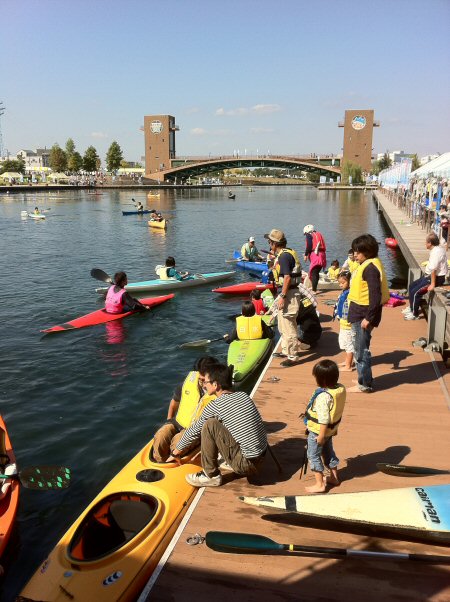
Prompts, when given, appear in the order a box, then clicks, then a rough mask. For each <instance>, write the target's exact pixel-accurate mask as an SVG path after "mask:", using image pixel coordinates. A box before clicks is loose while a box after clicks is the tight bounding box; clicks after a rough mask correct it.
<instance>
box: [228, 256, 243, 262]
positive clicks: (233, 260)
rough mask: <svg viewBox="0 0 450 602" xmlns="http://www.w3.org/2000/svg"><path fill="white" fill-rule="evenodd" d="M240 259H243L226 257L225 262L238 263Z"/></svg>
mask: <svg viewBox="0 0 450 602" xmlns="http://www.w3.org/2000/svg"><path fill="white" fill-rule="evenodd" d="M238 261H242V257H239V258H238V259H225V263H237V262H238Z"/></svg>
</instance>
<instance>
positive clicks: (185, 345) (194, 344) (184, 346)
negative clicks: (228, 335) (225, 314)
mask: <svg viewBox="0 0 450 602" xmlns="http://www.w3.org/2000/svg"><path fill="white" fill-rule="evenodd" d="M224 340H225V339H224V338H223V337H220V338H217V339H198V341H190V342H189V343H183V344H182V345H179V346H178V347H179V349H187V348H188V347H205V346H206V345H209V344H210V343H215V342H216V341H224Z"/></svg>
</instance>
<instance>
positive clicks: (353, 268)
mask: <svg viewBox="0 0 450 602" xmlns="http://www.w3.org/2000/svg"><path fill="white" fill-rule="evenodd" d="M358 268H359V261H356V259H349V260H348V269H349V272H350V274H353V272H355V271H356V270H357V269H358Z"/></svg>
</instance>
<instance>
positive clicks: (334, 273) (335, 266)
mask: <svg viewBox="0 0 450 602" xmlns="http://www.w3.org/2000/svg"><path fill="white" fill-rule="evenodd" d="M338 275H339V261H338V260H337V259H335V260H334V261H332V262H331V266H330V267H329V268H328V272H327V276H328V278H329V279H330V280H337V277H338Z"/></svg>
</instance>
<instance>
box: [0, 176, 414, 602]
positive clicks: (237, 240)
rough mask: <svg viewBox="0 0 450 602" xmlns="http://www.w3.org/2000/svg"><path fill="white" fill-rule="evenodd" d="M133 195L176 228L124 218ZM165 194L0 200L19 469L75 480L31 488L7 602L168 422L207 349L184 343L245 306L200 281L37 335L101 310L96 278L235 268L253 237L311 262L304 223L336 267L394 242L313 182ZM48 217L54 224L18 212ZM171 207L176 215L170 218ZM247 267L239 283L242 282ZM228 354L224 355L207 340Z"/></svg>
mask: <svg viewBox="0 0 450 602" xmlns="http://www.w3.org/2000/svg"><path fill="white" fill-rule="evenodd" d="M131 197H134V198H135V199H136V200H141V201H142V202H143V204H144V205H146V204H147V207H148V208H153V207H152V206H154V207H157V208H159V209H160V210H161V211H162V212H163V213H164V212H167V215H168V217H170V219H171V221H170V224H169V227H168V230H167V233H164V232H158V231H152V230H150V229H149V228H148V226H147V220H146V218H145V216H144V217H141V216H129V217H122V214H121V209H131V208H132V205H131V203H130V199H131ZM226 197H227V191H226V190H223V189H213V190H189V191H162V192H161V197H160V199H155V198H153V199H149V200H148V203H147V196H146V193H145V192H144V191H142V192H140V191H133V192H122V191H120V192H119V191H111V192H104V193H103V194H102V195H101V196H93V195H88V194H87V192H84V191H83V192H81V191H73V192H72V191H71V192H56V191H54V192H49V193H33V194H14V195H13V194H10V195H6V194H1V193H0V253H1V257H2V260H3V272H4V273H5V274H6V279H5V284H4V286H3V288H2V290H1V292H0V297H1V307H2V326H3V327H2V336H1V338H0V352H1V358H2V360H1V373H2V374H1V384H0V412H1V413H2V414H3V416H4V418H5V420H6V422H7V425H8V429H9V432H10V435H11V437H12V440H13V444H14V447H15V451H16V455H17V457H18V461H19V463H20V466H21V467H25V466H28V465H34V464H64V465H67V466H70V467H71V468H72V470H73V475H74V480H73V484H72V486H71V487H70V489H68V490H67V491H65V492H62V493H53V492H47V493H34V492H30V491H27V490H24V489H22V497H21V506H20V511H19V516H18V525H17V535H16V538H15V541H14V542H13V545H12V546H10V549H9V551H8V552H9V553H8V557H7V559H4V561H3V562H4V564H5V565H7V576H6V578H5V579H4V581H3V590H2V591H1V593H0V594H1V595H2V600H11V599H13V597H14V595H16V594H17V593H18V592H19V591H20V588H21V586H22V585H23V584H24V583H25V582H26V581H27V579H28V578H29V577H30V576H31V574H32V573H33V572H34V570H35V569H36V568H37V567H38V565H39V563H40V562H41V561H42V560H43V559H44V558H45V555H46V554H47V553H48V552H49V551H50V550H51V548H52V547H53V546H54V544H55V543H56V542H57V540H58V539H59V537H60V536H61V535H62V534H63V532H64V531H65V530H66V528H67V527H68V526H69V524H70V523H71V522H72V521H73V520H74V519H75V518H76V516H78V514H79V513H80V511H81V510H82V509H83V508H84V507H85V506H86V504H87V503H88V502H89V501H90V500H91V499H92V498H93V497H94V495H95V494H96V493H97V492H98V491H99V490H100V489H101V488H102V487H103V486H104V485H105V484H106V483H107V481H109V480H110V479H111V477H113V476H114V475H115V474H116V473H117V472H118V470H119V469H120V468H121V467H122V466H123V465H124V464H125V463H126V462H127V461H128V460H129V459H130V458H131V457H132V456H133V455H134V454H135V453H137V451H138V450H139V449H140V448H141V447H142V446H143V445H144V444H145V442H146V441H147V440H148V439H149V438H150V437H151V435H152V434H153V432H154V431H155V428H156V427H157V426H158V424H159V423H160V422H161V421H163V420H164V418H165V415H166V411H167V404H168V402H169V400H170V398H171V394H172V391H173V389H174V387H175V385H176V384H178V382H180V380H182V379H183V376H184V375H185V373H186V372H187V371H188V370H189V369H190V368H191V365H192V364H193V362H194V361H195V359H196V357H197V355H198V352H196V351H193V350H179V349H177V345H178V344H180V343H182V342H185V341H189V340H193V339H198V338H203V337H205V338H208V337H209V338H214V337H215V336H220V335H221V334H223V333H225V332H227V331H229V330H230V329H231V327H232V322H231V321H230V320H229V318H228V316H229V315H230V314H233V313H236V312H237V311H239V307H240V303H241V302H242V299H240V298H237V299H236V298H228V299H224V298H220V297H219V296H217V295H214V294H212V293H211V292H210V287H208V286H202V287H199V288H197V289H191V290H188V291H186V292H184V293H183V292H182V293H179V294H177V296H176V298H175V299H174V300H173V301H170V302H168V303H167V304H165V305H163V306H161V307H159V308H157V309H156V310H155V311H153V312H152V313H151V314H150V315H137V316H132V317H130V318H128V319H126V320H124V321H122V322H116V323H113V324H110V325H103V326H97V327H93V328H87V329H82V330H78V331H72V332H67V333H62V334H56V335H53V336H47V337H42V336H41V335H40V333H39V330H40V329H42V328H47V327H49V326H52V325H54V324H59V323H63V322H66V321H67V320H70V319H72V318H75V317H78V316H80V315H83V314H85V313H88V312H91V311H93V310H95V309H98V308H100V307H101V306H102V305H101V302H100V300H99V299H98V295H96V294H95V292H94V288H95V286H97V285H98V283H97V282H96V281H94V280H93V279H92V278H91V277H90V275H89V273H90V270H91V268H93V267H99V268H102V269H103V270H105V271H106V272H108V273H109V274H114V272H115V271H118V270H125V271H126V272H127V274H128V278H129V281H130V282H132V281H136V280H146V279H149V278H153V277H155V274H154V266H155V265H157V264H160V263H163V261H164V259H165V257H166V256H167V255H174V256H175V257H176V259H177V265H178V266H179V267H180V268H182V269H189V270H192V271H194V272H214V271H223V270H226V269H233V268H232V264H231V267H230V265H228V266H227V265H226V264H225V259H227V258H230V257H231V256H232V251H233V249H234V248H240V246H241V244H242V243H243V242H244V241H245V240H246V239H247V238H248V236H250V235H253V236H255V237H256V240H257V245H258V246H259V248H263V249H264V248H266V245H265V240H264V239H263V234H264V233H265V232H268V231H269V230H270V229H271V228H274V227H276V228H280V229H282V230H284V231H285V233H286V235H287V238H288V244H289V246H293V247H294V248H296V249H297V250H298V251H299V252H300V253H299V254H301V252H302V251H303V249H304V237H303V226H304V225H305V224H308V223H313V224H316V226H317V227H318V228H319V229H320V230H321V231H322V232H323V234H324V236H325V239H326V241H327V246H328V253H327V255H328V261H329V262H330V261H331V260H333V259H335V258H338V259H339V260H340V261H341V263H342V262H343V260H344V259H345V258H346V255H347V250H348V248H349V246H350V243H351V241H352V239H353V238H354V237H355V236H357V235H359V234H361V233H363V232H370V233H372V234H373V235H374V236H375V237H376V238H377V240H380V241H383V240H384V238H385V237H386V236H389V234H390V233H389V231H388V230H387V228H386V226H385V223H384V222H383V220H382V218H381V217H380V216H379V214H377V212H376V206H375V204H374V203H373V201H372V200H371V198H370V196H369V194H367V195H364V194H363V193H362V192H360V191H351V192H347V191H340V192H339V191H317V190H316V189H314V188H312V187H268V188H254V191H253V192H250V191H248V190H247V189H246V188H242V189H240V188H237V189H236V200H235V201H231V200H228V199H227V198H226ZM35 205H38V206H39V207H40V208H50V211H49V212H48V217H47V219H46V220H45V221H44V220H43V221H42V222H37V221H34V220H31V219H28V220H22V219H21V218H20V211H21V210H23V209H28V210H29V211H31V210H32V209H33V208H34V206H35ZM169 212H170V213H169ZM380 256H381V258H382V259H383V261H384V262H385V266H386V269H387V272H388V275H389V277H393V276H404V275H405V274H406V264H405V262H404V260H403V259H402V258H401V256H400V254H396V252H395V251H392V250H390V249H387V248H386V247H385V245H384V244H382V245H381V246H380ZM248 278H249V276H248V275H247V274H246V273H245V272H241V273H238V274H236V276H235V278H234V281H235V282H238V281H244V280H246V279H248ZM210 351H211V352H214V353H215V354H216V355H217V356H219V357H221V358H222V359H225V358H226V346H225V345H224V344H222V343H220V342H219V343H216V344H214V346H213V345H211V348H210Z"/></svg>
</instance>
